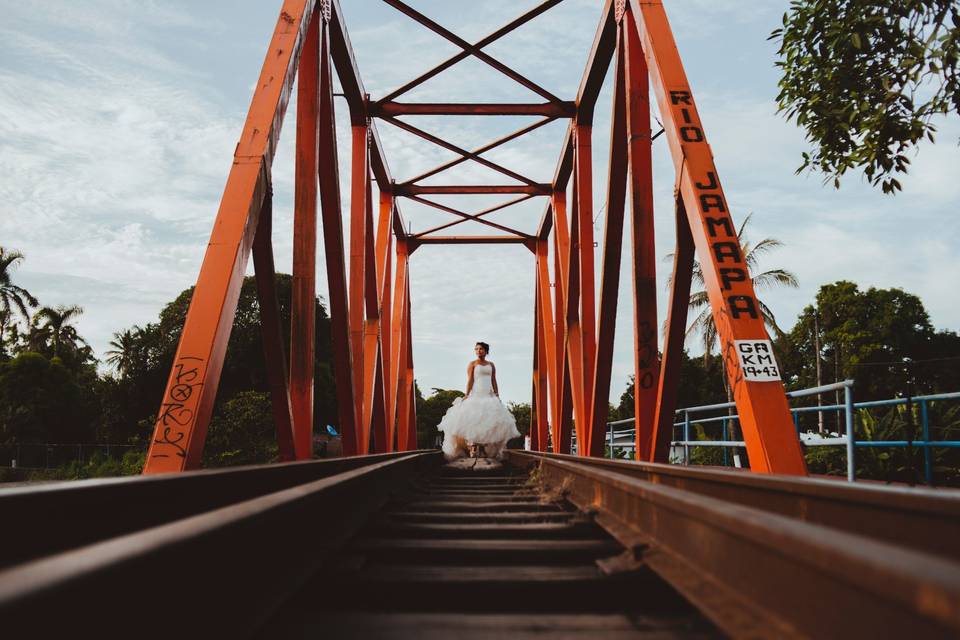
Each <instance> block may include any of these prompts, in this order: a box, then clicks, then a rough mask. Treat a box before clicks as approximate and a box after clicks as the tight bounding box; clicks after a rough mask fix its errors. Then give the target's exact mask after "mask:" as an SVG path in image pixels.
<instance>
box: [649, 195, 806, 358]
mask: <svg viewBox="0 0 960 640" xmlns="http://www.w3.org/2000/svg"><path fill="white" fill-rule="evenodd" d="M752 219H753V214H752V213H751V214H750V215H748V216H747V217H746V218H744V220H743V223H742V224H741V225H740V228H739V229H738V230H737V239H738V240H739V241H740V248H741V250H742V252H743V261H744V263H745V264H746V265H747V270H748V271H749V272H750V280H751V282H752V283H753V286H754V289H757V290H763V289H770V288H775V287H791V288H794V289H796V288H797V287H798V286H799V283H798V281H797V276H795V275H794V274H793V273H792V272H790V271H787V270H786V269H779V268H778V269H768V270H766V271H761V270H760V258H761V257H762V256H763V255H764V254H766V253H768V252H770V251H772V250H774V249H777V248H779V247H782V246H783V243H782V242H781V241H780V240H777V239H776V238H763V239H762V240H760V241H759V242H757V243H756V244H754V243H753V242H752V241H751V240H750V239H749V238H748V237H747V236H746V235H745V233H744V232H745V231H746V229H747V226H748V225H749V224H750V220H752ZM667 257H668V258H669V259H671V260H672V259H673V254H669V255H668V256H667ZM691 282H692V284H693V285H694V286H695V287H696V288H697V289H696V290H695V291H693V293H691V294H690V313H691V314H693V320H692V321H691V322H690V327H689V328H688V329H687V338H689V337H690V336H693V335H699V336H700V344H701V346H702V347H703V352H704V354H705V355H706V354H712V353H713V352H714V351H715V350H716V348H717V343H718V340H719V334H718V333H717V325H716V323H715V322H714V319H713V309H712V308H711V306H710V299H709V297H708V296H707V290H706V280H705V279H704V276H703V267H702V266H701V265H700V261H699V260H695V261H694V263H693V273H692V276H691ZM757 305H758V306H759V307H760V315H761V317H763V322H764V324H766V326H767V327H768V328H769V329H771V330H772V331H773V333H775V334H776V335H780V334H781V333H782V331H781V330H780V327H779V325H777V319H776V318H775V317H774V315H773V311H772V310H771V309H770V308H769V307H768V306H767V305H766V304H764V303H763V301H761V300H760V299H759V298H758V299H757ZM664 322H666V321H664ZM664 326H666V325H664Z"/></svg>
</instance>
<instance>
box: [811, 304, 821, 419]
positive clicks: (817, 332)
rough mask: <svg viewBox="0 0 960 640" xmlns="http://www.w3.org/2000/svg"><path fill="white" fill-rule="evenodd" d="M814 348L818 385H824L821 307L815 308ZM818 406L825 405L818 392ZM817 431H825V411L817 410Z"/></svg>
mask: <svg viewBox="0 0 960 640" xmlns="http://www.w3.org/2000/svg"><path fill="white" fill-rule="evenodd" d="M813 348H814V351H815V352H816V354H817V355H816V357H817V386H818V387H821V386H823V376H822V372H821V370H820V309H819V308H814V310H813ZM817 406H821V407H822V406H823V402H822V401H821V400H820V394H819V393H818V394H817ZM817 431H818V432H819V433H823V411H822V410H821V411H817Z"/></svg>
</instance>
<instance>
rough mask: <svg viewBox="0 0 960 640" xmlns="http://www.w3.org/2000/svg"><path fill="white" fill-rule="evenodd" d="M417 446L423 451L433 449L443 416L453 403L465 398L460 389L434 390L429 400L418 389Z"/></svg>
mask: <svg viewBox="0 0 960 640" xmlns="http://www.w3.org/2000/svg"><path fill="white" fill-rule="evenodd" d="M416 397H417V444H418V446H419V447H420V448H421V449H432V448H433V447H434V446H435V444H436V440H437V436H438V434H439V431H437V425H439V424H440V420H442V419H443V415H444V414H445V413H446V412H447V410H448V409H449V408H450V407H451V406H452V405H453V401H454V400H456V399H457V398H462V397H463V391H460V390H459V389H438V388H436V387H434V388H433V393H432V394H431V395H430V397H429V398H424V397H423V395H422V394H421V393H420V388H419V387H417V393H416Z"/></svg>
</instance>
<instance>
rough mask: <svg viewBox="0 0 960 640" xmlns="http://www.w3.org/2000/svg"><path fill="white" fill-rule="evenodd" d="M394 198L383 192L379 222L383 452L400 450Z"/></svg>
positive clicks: (381, 444)
mask: <svg viewBox="0 0 960 640" xmlns="http://www.w3.org/2000/svg"><path fill="white" fill-rule="evenodd" d="M393 221H394V215H393V196H392V195H390V194H389V193H383V192H381V193H380V218H379V220H378V222H377V299H378V300H379V301H380V313H379V322H380V326H379V333H380V347H379V351H380V362H379V363H378V366H379V367H380V371H381V374H380V375H381V378H382V382H381V385H380V386H381V388H382V389H383V428H384V434H383V436H384V437H383V440H382V442H381V443H380V446H379V449H380V451H383V452H390V451H395V450H396V445H395V441H396V429H395V425H396V423H395V422H394V416H393V414H391V413H390V411H391V407H392V402H393V395H394V393H395V391H394V390H393V386H392V385H391V381H392V378H391V375H390V370H391V362H392V357H393V351H392V350H391V342H392V339H393V336H392V330H391V323H392V322H393V318H392V314H391V304H392V291H393V287H392V284H391V280H390V274H391V273H392V271H393V251H391V249H393Z"/></svg>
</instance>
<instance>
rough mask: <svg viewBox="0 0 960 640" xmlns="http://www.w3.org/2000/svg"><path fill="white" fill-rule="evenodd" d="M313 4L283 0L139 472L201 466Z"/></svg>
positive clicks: (160, 471) (304, 0)
mask: <svg viewBox="0 0 960 640" xmlns="http://www.w3.org/2000/svg"><path fill="white" fill-rule="evenodd" d="M315 5H316V3H315V2H313V1H308V0H285V1H284V3H283V7H282V9H281V17H280V18H279V19H278V20H277V26H276V28H275V29H274V33H273V37H272V39H271V41H270V47H269V50H268V53H267V56H266V58H265V60H264V64H263V68H262V70H261V72H260V79H259V81H258V83H257V88H256V90H255V91H254V95H253V100H252V101H251V104H250V110H249V111H248V113H247V120H246V123H245V124H244V129H243V133H242V134H241V137H240V142H239V143H238V144H237V147H236V150H235V151H234V159H233V166H232V168H231V170H230V174H229V176H228V178H227V184H226V187H225V188H224V193H223V198H222V199H221V201H220V209H219V211H218V212H217V219H216V222H215V224H214V227H213V232H212V233H211V235H210V241H209V243H208V244H207V250H206V253H205V254H204V258H203V263H202V265H201V267H200V274H199V276H198V278H197V284H196V287H195V288H194V291H193V297H192V299H191V301H190V309H189V310H188V311H187V319H186V322H185V323H184V327H183V333H182V334H181V336H180V344H179V345H178V347H177V353H176V355H175V356H174V365H173V369H172V370H171V372H170V377H169V378H168V380H167V386H166V389H165V390H164V394H163V399H162V401H161V406H160V410H159V412H158V416H157V422H156V424H155V426H154V433H153V437H152V439H151V443H150V449H149V451H148V452H147V458H146V462H145V464H144V473H162V472H169V471H182V470H184V469H189V468H196V467H198V466H200V462H201V458H202V454H203V445H204V441H205V440H206V434H207V425H208V424H209V421H210V415H211V413H212V412H213V403H214V400H215V398H216V395H217V388H218V386H219V384H220V373H221V371H222V369H223V360H224V356H225V354H226V349H227V343H228V342H229V339H230V331H231V329H232V328H233V318H234V315H235V314H236V310H237V301H238V299H239V296H240V287H241V285H242V284H243V277H244V273H245V271H246V267H247V262H248V260H249V258H250V251H251V248H252V245H253V240H254V235H255V234H256V231H257V227H258V221H259V216H260V210H261V207H262V206H263V203H264V198H265V197H267V194H268V192H269V189H270V177H269V176H270V167H271V165H272V164H273V158H274V153H275V151H276V145H277V140H278V138H279V135H280V130H279V127H278V124H279V123H280V122H282V121H283V116H284V114H285V112H286V107H287V101H288V99H289V96H290V91H291V89H292V87H293V82H294V76H295V74H296V70H297V65H298V61H299V57H300V51H301V47H302V46H303V43H304V40H305V38H306V34H307V30H308V28H309V26H310V21H311V19H312V16H313V12H314V8H315Z"/></svg>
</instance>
